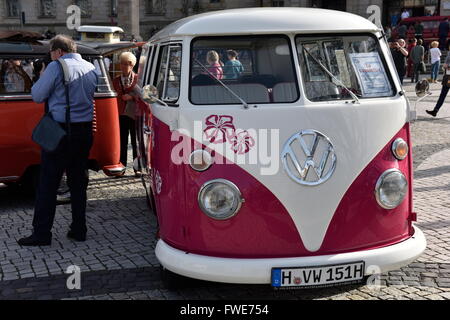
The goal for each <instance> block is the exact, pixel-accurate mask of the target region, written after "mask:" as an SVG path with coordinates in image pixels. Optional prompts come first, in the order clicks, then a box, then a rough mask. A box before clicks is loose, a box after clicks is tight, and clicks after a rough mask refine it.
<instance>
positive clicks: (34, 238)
mask: <svg viewBox="0 0 450 320" xmlns="http://www.w3.org/2000/svg"><path fill="white" fill-rule="evenodd" d="M50 55H51V59H52V60H53V62H51V63H50V64H49V65H48V66H47V67H46V68H45V71H44V72H43V73H42V75H41V76H40V78H39V80H38V81H37V82H36V83H35V84H34V85H33V87H32V89H31V94H32V97H33V100H34V101H35V102H37V103H42V102H44V101H47V103H48V108H49V112H50V113H51V115H52V117H53V119H54V120H55V121H57V122H58V123H59V125H60V126H61V127H62V128H63V129H64V130H66V131H67V132H68V134H67V135H66V136H65V137H64V138H63V139H62V140H61V142H60V143H59V145H58V147H57V148H56V150H54V151H51V152H48V151H45V150H44V149H42V151H41V173H40V180H39V186H38V189H37V193H36V202H35V209H34V217H33V233H32V235H31V236H29V237H26V238H22V239H20V240H19V241H18V243H19V244H20V245H22V246H39V245H50V244H51V241H52V232H51V229H52V226H53V220H54V217H55V209H56V191H57V189H58V186H59V183H60V181H61V177H62V175H63V172H64V171H66V173H67V179H68V185H69V188H70V192H71V197H72V202H71V208H72V224H71V225H70V229H69V232H68V233H67V236H68V237H69V238H72V239H74V240H77V241H85V240H86V232H87V227H86V190H87V185H88V178H87V175H86V168H87V163H88V156H89V150H90V149H91V146H92V118H93V101H94V92H95V88H96V85H97V74H96V72H95V67H94V66H93V65H92V64H91V63H89V62H87V61H85V60H83V59H82V58H81V55H80V54H78V53H77V52H76V44H75V42H74V41H73V40H72V39H71V38H70V37H68V36H64V35H57V36H55V37H54V38H52V39H51V40H50ZM59 58H61V59H63V60H64V62H65V64H66V65H67V68H68V75H69V83H68V94H69V99H68V100H69V105H70V120H69V121H67V120H66V106H67V102H66V101H67V100H66V99H67V96H66V94H67V92H66V87H65V85H64V81H63V80H64V72H63V70H62V69H61V66H60V65H59V62H58V61H55V60H58V59H59ZM66 122H67V123H68V124H66ZM68 126H70V130H68V129H69V128H68ZM69 132H70V133H69Z"/></svg>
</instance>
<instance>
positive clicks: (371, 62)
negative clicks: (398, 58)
mask: <svg viewBox="0 0 450 320" xmlns="http://www.w3.org/2000/svg"><path fill="white" fill-rule="evenodd" d="M296 43H297V53H298V57H299V61H300V66H301V70H302V77H303V82H304V86H305V88H304V89H305V92H306V97H307V98H308V99H309V100H311V101H330V100H341V99H351V98H352V97H351V95H350V94H349V92H348V91H347V90H346V89H345V87H346V88H347V89H349V90H351V91H352V93H354V94H355V95H356V96H358V97H361V98H375V97H387V96H392V95H394V90H393V85H392V79H391V77H389V76H388V74H387V73H386V69H385V62H384V59H383V58H382V54H381V53H380V52H381V51H380V49H379V45H378V42H377V40H376V38H373V37H371V36H365V35H362V36H338V37H320V38H318V37H300V36H298V37H297V39H296Z"/></svg>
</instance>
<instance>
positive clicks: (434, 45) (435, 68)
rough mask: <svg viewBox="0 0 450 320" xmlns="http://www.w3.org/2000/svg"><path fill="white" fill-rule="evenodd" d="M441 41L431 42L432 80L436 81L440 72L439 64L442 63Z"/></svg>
mask: <svg viewBox="0 0 450 320" xmlns="http://www.w3.org/2000/svg"><path fill="white" fill-rule="evenodd" d="M438 47H439V42H437V41H433V42H431V49H430V58H431V59H430V60H431V77H430V78H431V82H433V83H436V82H437V77H438V74H439V66H440V64H441V55H442V53H441V50H439V48H438Z"/></svg>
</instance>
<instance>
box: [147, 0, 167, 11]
mask: <svg viewBox="0 0 450 320" xmlns="http://www.w3.org/2000/svg"><path fill="white" fill-rule="evenodd" d="M164 4H165V1H164V0H146V1H145V13H146V14H164V13H165V8H164Z"/></svg>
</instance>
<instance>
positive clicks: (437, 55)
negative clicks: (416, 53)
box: [430, 48, 442, 64]
mask: <svg viewBox="0 0 450 320" xmlns="http://www.w3.org/2000/svg"><path fill="white" fill-rule="evenodd" d="M441 55H442V54H441V50H439V48H431V49H430V57H431V64H433V63H435V62H436V61H440V60H441Z"/></svg>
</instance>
